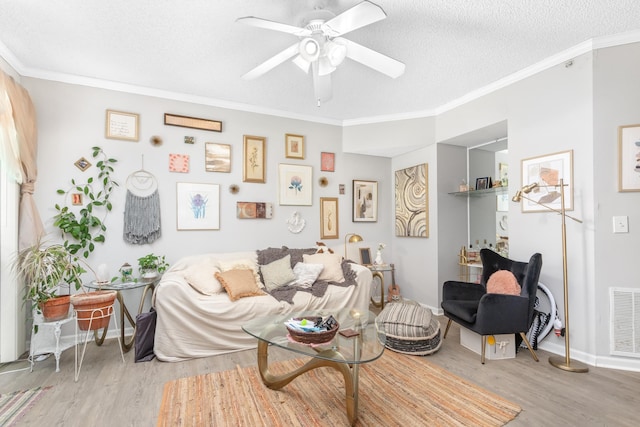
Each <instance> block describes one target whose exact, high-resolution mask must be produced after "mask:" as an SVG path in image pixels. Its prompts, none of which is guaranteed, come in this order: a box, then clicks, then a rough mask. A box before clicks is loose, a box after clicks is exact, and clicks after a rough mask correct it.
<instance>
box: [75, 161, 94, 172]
mask: <svg viewBox="0 0 640 427" xmlns="http://www.w3.org/2000/svg"><path fill="white" fill-rule="evenodd" d="M74 165H76V167H77V168H78V169H80V170H81V171H82V172H84V171H86V170H87V169H89V167H90V166H91V163H90V162H89V160H87V159H85V158H84V157H80V158H79V159H78V160H76V162H75V163H74Z"/></svg>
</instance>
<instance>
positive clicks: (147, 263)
mask: <svg viewBox="0 0 640 427" xmlns="http://www.w3.org/2000/svg"><path fill="white" fill-rule="evenodd" d="M167 268H169V264H168V263H167V261H166V260H165V257H164V255H154V254H152V253H151V254H148V255H145V256H143V257H141V258H138V270H139V271H140V273H144V272H145V271H149V270H151V271H157V272H158V273H160V274H163V273H164V272H165V271H167Z"/></svg>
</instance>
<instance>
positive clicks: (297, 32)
mask: <svg viewBox="0 0 640 427" xmlns="http://www.w3.org/2000/svg"><path fill="white" fill-rule="evenodd" d="M386 17H387V15H386V13H385V12H384V10H383V9H382V8H381V7H380V6H378V5H376V4H374V3H372V2H370V1H366V0H365V1H362V2H360V3H358V4H357V5H355V6H353V7H352V8H350V9H347V10H346V11H344V12H342V13H340V14H339V15H335V14H334V13H332V12H331V11H327V10H322V9H316V10H314V11H312V12H310V14H309V18H308V20H307V24H306V25H305V26H304V27H296V26H293V25H289V24H283V23H280V22H275V21H269V20H266V19H262V18H256V17H253V16H248V17H244V18H238V19H237V22H241V23H244V24H247V25H251V26H254V27H259V28H265V29H269V30H273V31H279V32H284V33H288V34H291V35H293V36H296V37H298V38H299V39H300V41H298V42H296V43H295V44H294V45H292V46H289V47H288V48H286V49H285V50H283V51H281V52H280V53H278V54H276V55H275V56H273V57H271V58H269V59H267V60H266V61H265V62H263V63H262V64H260V65H258V66H257V67H255V68H254V69H252V70H251V71H249V72H248V73H246V74H245V75H243V76H242V78H243V79H254V78H257V77H260V76H261V75H263V74H265V73H267V72H269V71H271V70H272V69H273V68H275V67H277V66H278V65H280V64H282V63H284V62H285V61H287V60H289V59H292V61H293V63H294V64H296V65H297V66H298V67H299V68H300V69H301V70H302V71H304V72H305V73H309V69H311V72H312V77H313V88H314V99H315V101H316V102H317V103H318V106H320V102H321V101H327V100H329V99H331V73H333V72H334V71H335V70H336V68H337V67H338V66H339V65H340V64H342V62H343V61H344V59H345V58H350V59H352V60H354V61H356V62H359V63H361V64H363V65H365V66H367V67H369V68H372V69H374V70H376V71H378V72H380V73H382V74H385V75H387V76H389V77H391V78H396V77H399V76H400V75H402V74H403V73H404V69H405V65H404V64H403V63H402V62H399V61H396V60H395V59H392V58H390V57H388V56H386V55H383V54H381V53H379V52H376V51H374V50H372V49H369V48H367V47H364V46H362V45H359V44H357V43H355V42H352V41H350V40H347V39H344V38H342V37H340V36H342V35H344V34H346V33H349V32H351V31H354V30H357V29H358V28H362V27H365V26H367V25H370V24H373V23H375V22H378V21H380V20H382V19H384V18H386Z"/></svg>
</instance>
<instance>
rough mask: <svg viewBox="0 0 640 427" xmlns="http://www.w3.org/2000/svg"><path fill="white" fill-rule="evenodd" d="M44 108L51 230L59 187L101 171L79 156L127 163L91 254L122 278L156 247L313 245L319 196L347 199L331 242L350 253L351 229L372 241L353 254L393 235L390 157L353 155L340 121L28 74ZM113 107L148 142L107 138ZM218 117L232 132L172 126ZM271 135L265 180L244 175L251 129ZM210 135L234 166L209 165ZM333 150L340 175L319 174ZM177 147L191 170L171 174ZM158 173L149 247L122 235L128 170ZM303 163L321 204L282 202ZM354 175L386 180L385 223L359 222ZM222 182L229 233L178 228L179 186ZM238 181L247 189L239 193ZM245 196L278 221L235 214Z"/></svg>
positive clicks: (381, 219)
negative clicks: (158, 218)
mask: <svg viewBox="0 0 640 427" xmlns="http://www.w3.org/2000/svg"><path fill="white" fill-rule="evenodd" d="M23 80H24V84H25V87H26V88H27V89H28V90H29V92H30V94H31V97H32V98H33V101H34V103H35V105H36V108H37V114H38V131H39V151H38V163H39V167H40V168H39V180H38V183H37V186H36V193H35V200H36V203H37V205H38V208H39V209H40V213H41V215H42V218H43V221H44V222H45V227H46V228H47V230H48V231H50V232H51V233H52V234H51V236H52V238H57V234H56V233H57V230H56V229H54V228H53V227H52V217H53V215H54V214H55V209H54V205H55V203H62V202H64V198H63V197H62V196H59V195H57V194H56V190H57V189H58V188H62V189H67V188H69V185H70V180H71V179H72V178H74V179H76V180H77V181H84V180H86V178H87V177H88V176H90V175H91V174H93V172H94V171H95V167H92V168H89V169H88V170H87V171H86V172H81V171H80V170H79V169H78V168H76V167H75V166H74V162H75V161H76V160H77V159H79V158H80V157H83V156H84V157H86V158H87V159H89V160H90V161H91V162H92V163H94V164H95V161H94V160H93V159H92V157H91V147H92V146H95V145H97V146H100V147H102V148H103V149H104V151H105V152H106V153H107V155H108V156H110V157H113V158H115V159H117V160H118V162H117V164H116V166H115V168H116V172H115V179H116V180H117V181H118V182H119V183H120V185H121V186H120V188H118V189H117V190H116V192H115V194H114V196H113V200H112V201H113V211H112V212H111V213H110V214H109V215H108V216H107V218H106V221H105V223H106V225H107V227H108V229H107V235H106V236H107V240H106V243H105V244H104V245H98V247H97V249H96V250H95V252H94V253H93V254H92V255H91V257H90V260H89V261H90V263H91V265H92V266H93V267H94V268H95V267H96V266H98V265H99V264H102V263H106V264H107V265H108V267H109V269H110V271H111V273H112V274H113V275H117V270H118V268H119V267H120V266H121V265H122V264H123V263H124V262H128V263H130V264H132V265H134V266H137V258H139V257H141V256H143V255H145V254H147V253H149V252H153V253H156V254H162V255H166V257H167V260H168V262H169V263H174V262H175V261H177V260H178V259H179V258H180V257H182V256H185V255H189V254H195V253H204V252H224V251H240V250H254V249H262V248H266V247H269V246H276V247H280V246H281V245H286V246H289V247H313V246H315V243H316V242H317V241H320V240H321V239H320V225H319V217H320V206H319V198H320V197H337V198H338V201H339V238H338V239H333V240H325V243H326V244H327V245H329V246H332V247H336V248H338V249H339V253H342V249H343V247H344V236H345V234H346V233H358V234H360V235H362V236H363V237H364V238H365V241H364V242H362V243H361V244H360V245H350V251H349V254H348V255H349V257H351V258H353V259H356V260H359V254H358V251H357V247H358V246H367V247H373V246H374V245H375V243H374V242H388V241H389V240H388V237H389V231H388V230H389V229H391V227H392V222H391V221H392V216H391V213H390V211H389V208H388V207H389V206H392V205H393V199H392V197H393V196H392V194H393V191H392V188H391V181H390V180H389V174H388V170H389V165H390V160H389V159H386V158H382V157H374V156H365V155H357V154H345V153H343V152H342V141H341V137H342V136H341V134H342V130H341V128H340V127H337V126H332V125H326V124H318V123H312V122H305V121H300V120H292V119H286V118H279V117H272V116H265V115H260V114H254V113H247V112H241V111H234V110H226V109H221V108H213V107H209V106H202V105H196V104H189V103H184V102H178V101H172V100H166V99H160V98H152V97H148V96H141V95H133V94H127V93H122V92H115V91H109V90H103V89H95V88H90V87H84V86H79V85H69V84H65V83H57V82H51V81H45V80H39V79H32V78H24V79H23ZM106 109H114V110H119V111H125V112H133V113H137V114H140V141H139V142H130V141H121V140H113V139H106V138H105V110H106ZM166 112H169V113H175V114H181V115H186V116H194V117H202V118H211V119H215V120H221V121H222V122H223V132H222V133H214V132H205V131H199V130H193V129H187V128H180V127H173V126H164V124H163V115H164V113H166ZM285 133H294V134H299V135H304V136H305V159H304V160H296V159H287V158H285V143H284V137H285ZM245 134H248V135H257V136H264V137H266V138H267V142H266V156H267V160H266V164H267V166H266V183H265V184H258V183H244V182H242V155H243V152H242V146H243V135H245ZM152 135H160V136H161V137H162V138H163V140H164V143H163V144H162V145H161V146H160V147H154V146H152V145H151V144H150V142H149V139H150V137H151V136H152ZM185 135H189V136H195V138H196V143H195V144H194V145H190V144H185V143H184V136H185ZM206 141H210V142H218V143H225V144H231V145H232V153H231V158H232V166H231V173H214V172H206V171H205V166H204V150H205V149H204V143H205V142H206ZM321 151H329V152H334V153H335V155H336V159H335V172H321V171H320V152H321ZM170 153H179V154H188V155H190V172H189V173H186V174H183V173H171V172H169V171H168V163H169V162H168V156H169V154H170ZM143 155H144V168H145V169H146V170H148V171H150V172H152V173H153V174H154V175H155V176H156V178H157V180H158V181H159V189H160V190H159V191H160V201H161V215H162V237H161V238H160V239H159V240H157V241H156V242H154V243H153V244H150V245H142V246H138V245H131V244H127V243H125V242H124V240H123V239H122V232H123V212H124V201H125V194H126V188H125V182H126V178H127V176H128V175H129V174H130V173H132V172H134V171H136V170H138V169H140V168H141V160H142V156H143ZM279 163H289V164H301V165H312V167H313V205H312V206H280V205H279V204H278V192H277V189H278V164H279ZM321 176H325V177H326V178H328V180H329V185H328V186H327V187H320V185H319V184H318V179H319V178H320V177H321ZM353 179H363V180H374V181H378V185H379V194H378V197H379V214H378V222H377V223H353V222H352V217H351V215H352V212H351V203H352V200H351V188H352V180H353ZM177 182H194V183H215V184H220V230H215V231H213V230H208V231H178V230H176V196H175V192H176V183H177ZM231 184H237V185H239V187H240V191H239V193H238V194H236V195H233V194H231V193H230V192H229V190H228V188H229V186H230V185H231ZM339 184H344V186H345V194H344V195H340V194H339V191H338V187H339ZM237 201H259V202H270V203H273V205H274V214H273V219H262V220H240V219H237V218H236V202H237ZM294 211H298V212H300V213H301V215H302V218H303V219H305V220H306V227H305V229H304V230H303V231H302V232H301V233H299V234H293V233H291V232H289V231H288V229H287V223H286V220H287V219H288V218H289V217H290V215H291V214H292V213H293V212H294ZM125 297H126V298H127V299H128V300H129V304H134V305H133V306H132V307H134V306H135V304H136V302H135V301H136V299H137V298H139V294H136V292H135V291H131V292H128V293H127V295H125Z"/></svg>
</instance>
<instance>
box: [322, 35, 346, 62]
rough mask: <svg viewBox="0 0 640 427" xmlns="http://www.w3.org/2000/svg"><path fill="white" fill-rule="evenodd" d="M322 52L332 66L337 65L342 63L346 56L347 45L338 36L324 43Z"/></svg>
mask: <svg viewBox="0 0 640 427" xmlns="http://www.w3.org/2000/svg"><path fill="white" fill-rule="evenodd" d="M324 53H325V55H326V57H327V59H328V60H329V63H331V65H332V66H334V67H337V66H338V65H340V64H342V61H344V58H345V57H346V56H347V46H346V44H345V43H344V42H343V41H342V39H340V38H336V39H333V40H330V41H328V42H327V43H326V44H325V45H324Z"/></svg>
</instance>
